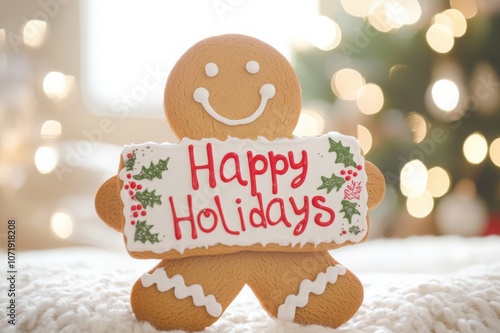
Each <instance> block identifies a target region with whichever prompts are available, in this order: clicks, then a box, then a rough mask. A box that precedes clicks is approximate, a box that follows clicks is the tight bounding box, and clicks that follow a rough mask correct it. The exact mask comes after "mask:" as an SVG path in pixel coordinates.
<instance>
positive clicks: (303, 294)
mask: <svg viewBox="0 0 500 333" xmlns="http://www.w3.org/2000/svg"><path fill="white" fill-rule="evenodd" d="M345 273H346V269H345V267H344V266H342V265H335V266H330V267H328V268H327V269H326V271H325V273H323V272H321V273H319V274H318V275H317V276H316V279H315V280H314V282H313V281H311V280H309V279H304V280H302V282H300V286H299V292H298V293H297V295H293V294H291V295H288V296H287V297H286V298H285V302H284V303H283V304H281V305H280V306H279V307H278V315H277V317H278V319H279V320H283V321H293V319H294V318H295V310H296V309H297V307H300V308H302V307H304V306H306V304H307V302H308V301H309V294H310V293H314V294H316V295H321V294H323V293H324V292H325V289H326V285H327V284H328V283H335V282H337V277H338V276H339V275H344V274H345Z"/></svg>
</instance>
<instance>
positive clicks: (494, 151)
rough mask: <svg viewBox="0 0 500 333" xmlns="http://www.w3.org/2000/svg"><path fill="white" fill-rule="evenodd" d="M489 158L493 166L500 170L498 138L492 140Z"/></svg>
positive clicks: (499, 139) (499, 141)
mask: <svg viewBox="0 0 500 333" xmlns="http://www.w3.org/2000/svg"><path fill="white" fill-rule="evenodd" d="M490 158H491V161H492V162H493V164H495V165H496V166H497V167H499V168H500V138H497V139H495V140H493V142H492V143H491V145H490Z"/></svg>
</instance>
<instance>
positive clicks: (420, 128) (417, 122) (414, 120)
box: [406, 112, 427, 143]
mask: <svg viewBox="0 0 500 333" xmlns="http://www.w3.org/2000/svg"><path fill="white" fill-rule="evenodd" d="M406 122H407V123H408V127H409V128H410V130H411V131H412V132H413V142H415V143H419V142H421V141H422V140H423V139H424V138H425V136H426V135H427V123H426V121H425V119H424V117H422V116H421V115H420V114H418V113H417V112H410V113H409V114H408V116H407V117H406Z"/></svg>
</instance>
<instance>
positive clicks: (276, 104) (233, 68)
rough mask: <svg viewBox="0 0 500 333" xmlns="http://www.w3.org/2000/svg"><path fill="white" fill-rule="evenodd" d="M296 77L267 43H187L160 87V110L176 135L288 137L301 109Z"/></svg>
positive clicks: (232, 38)
mask: <svg viewBox="0 0 500 333" xmlns="http://www.w3.org/2000/svg"><path fill="white" fill-rule="evenodd" d="M300 101H301V92H300V86H299V82H298V79H297V77H296V75H295V72H294V71H293V69H292V67H291V66H290V64H289V63H288V61H287V60H286V59H285V58H284V57H283V56H282V55H281V54H280V53H279V52H278V51H277V50H275V49H274V48H272V47H271V46H269V45H267V44H265V43H263V42H261V41H259V40H257V39H255V38H252V37H248V36H242V35H224V36H217V37H212V38H208V39H205V40H203V41H201V42H199V43H197V44H196V45H194V46H193V47H191V48H190V49H189V50H188V51H187V52H186V53H185V54H184V55H183V56H182V57H181V58H180V59H179V61H178V62H177V64H176V65H175V66H174V68H173V69H172V71H171V73H170V76H169V78H168V82H167V85H166V87H165V100H164V106H165V114H166V116H167V119H168V122H169V124H170V126H171V128H172V130H173V131H174V133H175V134H176V135H177V136H178V137H179V138H183V137H187V138H190V139H194V140H200V139H202V138H217V139H220V140H224V139H226V138H227V137H228V136H231V137H236V138H249V139H256V138H257V137H259V136H263V137H265V138H267V139H269V140H273V139H276V138H286V137H291V135H292V131H293V129H294V127H295V125H296V124H297V121H298V117H299V114H300V109H301V102H300Z"/></svg>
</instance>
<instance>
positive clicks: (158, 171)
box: [134, 157, 170, 180]
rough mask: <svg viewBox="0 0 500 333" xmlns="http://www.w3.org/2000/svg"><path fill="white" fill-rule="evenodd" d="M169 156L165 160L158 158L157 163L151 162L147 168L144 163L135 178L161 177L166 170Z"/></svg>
mask: <svg viewBox="0 0 500 333" xmlns="http://www.w3.org/2000/svg"><path fill="white" fill-rule="evenodd" d="M169 160H170V157H168V158H167V159H165V160H159V161H158V163H156V164H154V163H153V162H151V163H150V164H149V168H146V167H145V166H144V165H143V166H142V169H141V172H140V173H139V174H138V175H135V176H134V179H135V180H142V179H149V180H153V179H154V178H158V179H162V178H161V177H162V173H163V171H165V170H168V166H167V164H168V161H169Z"/></svg>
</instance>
